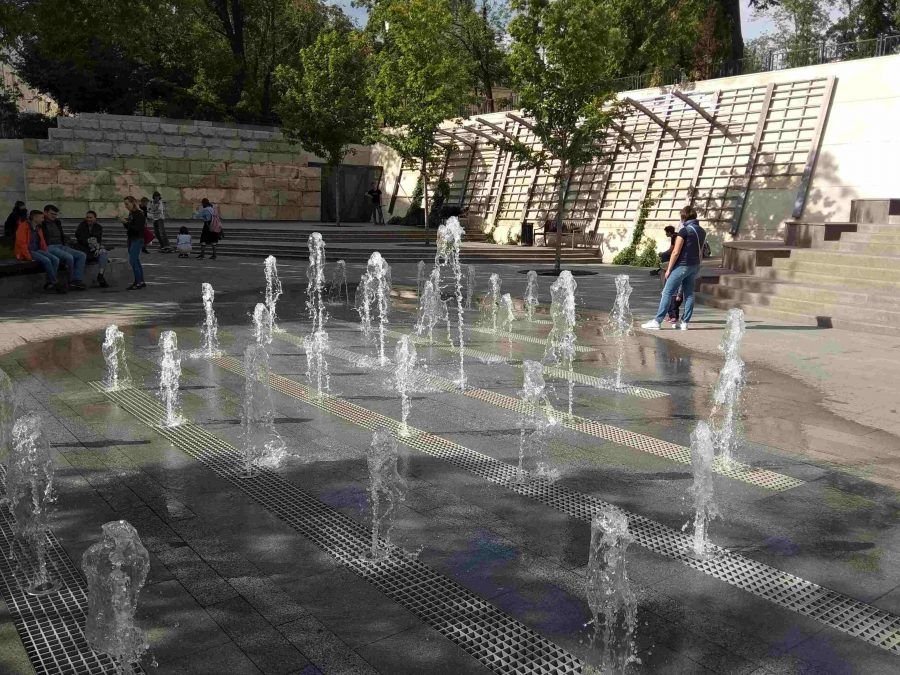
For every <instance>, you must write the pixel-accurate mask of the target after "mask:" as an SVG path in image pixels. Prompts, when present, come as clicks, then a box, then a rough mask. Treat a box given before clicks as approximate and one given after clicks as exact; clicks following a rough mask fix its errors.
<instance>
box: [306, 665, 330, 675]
mask: <svg viewBox="0 0 900 675" xmlns="http://www.w3.org/2000/svg"><path fill="white" fill-rule="evenodd" d="M300 675H324V673H322V671H321V670H319V669H318V668H316V667H315V666H314V665H313V664H311V663H310V664H309V665H308V666H306V668H304V669H303V670H301V671H300Z"/></svg>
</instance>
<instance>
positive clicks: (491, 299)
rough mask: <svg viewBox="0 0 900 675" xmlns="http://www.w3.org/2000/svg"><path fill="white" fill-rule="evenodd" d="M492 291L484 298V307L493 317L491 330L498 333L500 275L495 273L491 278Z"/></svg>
mask: <svg viewBox="0 0 900 675" xmlns="http://www.w3.org/2000/svg"><path fill="white" fill-rule="evenodd" d="M489 284H490V288H491V290H490V291H489V292H488V294H487V295H485V296H484V300H483V301H482V307H483V310H484V312H485V313H486V314H490V317H491V330H492V331H494V332H495V333H496V332H497V311H498V310H499V309H500V275H499V274H497V273H496V272H494V273H493V274H491V277H490V281H489Z"/></svg>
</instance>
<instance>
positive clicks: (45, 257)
mask: <svg viewBox="0 0 900 675" xmlns="http://www.w3.org/2000/svg"><path fill="white" fill-rule="evenodd" d="M31 259H32V260H34V261H35V262H38V263H40V264H41V267H43V268H44V271H45V272H46V273H47V279H48V280H49V281H50V283H51V284H55V283H56V271H57V270H58V269H59V258H57V257H56V256H55V255H50V254H49V253H45V252H44V251H32V252H31Z"/></svg>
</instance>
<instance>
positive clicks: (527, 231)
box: [519, 220, 534, 246]
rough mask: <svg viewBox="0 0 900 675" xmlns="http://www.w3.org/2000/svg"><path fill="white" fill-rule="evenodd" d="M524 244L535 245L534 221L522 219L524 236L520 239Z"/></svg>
mask: <svg viewBox="0 0 900 675" xmlns="http://www.w3.org/2000/svg"><path fill="white" fill-rule="evenodd" d="M519 241H521V242H522V246H534V223H529V222H528V221H527V220H523V221H522V237H521V238H520V239H519Z"/></svg>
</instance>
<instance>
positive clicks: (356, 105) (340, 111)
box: [275, 31, 371, 225]
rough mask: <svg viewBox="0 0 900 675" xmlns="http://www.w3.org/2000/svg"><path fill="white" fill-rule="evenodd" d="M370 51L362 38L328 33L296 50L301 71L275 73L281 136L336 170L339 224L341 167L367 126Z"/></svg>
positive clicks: (282, 68)
mask: <svg viewBox="0 0 900 675" xmlns="http://www.w3.org/2000/svg"><path fill="white" fill-rule="evenodd" d="M368 57H369V47H368V44H367V43H366V41H365V39H364V38H363V36H362V35H360V34H358V33H355V32H350V33H344V32H339V31H329V32H327V33H322V34H320V35H319V37H318V38H317V39H316V41H315V42H314V43H313V44H312V45H310V46H309V47H306V48H305V49H303V50H302V51H301V52H300V60H301V63H302V67H301V68H299V69H298V68H294V67H292V66H287V65H281V66H278V68H277V70H276V72H275V78H276V82H277V84H278V87H279V88H280V89H281V91H282V95H281V100H280V102H279V107H278V113H279V116H280V117H281V120H282V128H283V130H284V132H285V134H286V135H287V136H288V137H289V138H292V139H294V140H296V141H298V142H299V143H300V144H301V145H302V146H303V147H304V148H306V149H307V150H309V151H311V152H314V153H315V154H317V155H319V156H320V157H322V158H324V159H325V161H326V162H328V164H329V165H330V166H331V167H332V170H333V171H334V172H335V182H336V185H337V188H336V190H335V212H336V214H337V224H338V225H340V224H341V176H340V165H341V162H342V161H343V160H344V157H345V156H346V155H347V153H348V152H351V151H352V148H351V146H352V145H353V144H355V143H362V142H363V141H364V140H365V138H366V135H367V132H368V131H369V130H370V127H371V103H370V101H369V98H368V92H367V91H366V84H367V79H368V75H369V73H368Z"/></svg>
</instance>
